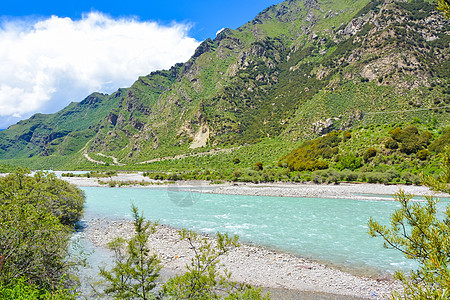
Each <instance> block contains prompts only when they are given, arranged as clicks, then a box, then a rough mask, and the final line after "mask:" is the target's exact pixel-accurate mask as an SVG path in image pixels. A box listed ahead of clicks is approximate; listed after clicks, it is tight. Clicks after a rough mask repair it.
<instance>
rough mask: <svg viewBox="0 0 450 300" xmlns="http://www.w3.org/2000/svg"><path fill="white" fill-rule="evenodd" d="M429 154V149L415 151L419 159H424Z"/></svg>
mask: <svg viewBox="0 0 450 300" xmlns="http://www.w3.org/2000/svg"><path fill="white" fill-rule="evenodd" d="M429 156H430V151H428V150H427V149H422V150H420V151H419V152H417V154H416V157H417V158H418V159H420V160H426V159H427V158H428V157H429Z"/></svg>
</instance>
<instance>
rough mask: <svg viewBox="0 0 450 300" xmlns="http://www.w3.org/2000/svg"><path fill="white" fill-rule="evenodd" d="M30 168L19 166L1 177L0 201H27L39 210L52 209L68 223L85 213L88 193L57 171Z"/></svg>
mask: <svg viewBox="0 0 450 300" xmlns="http://www.w3.org/2000/svg"><path fill="white" fill-rule="evenodd" d="M28 175H29V171H28V170H26V169H21V168H19V169H17V170H16V172H14V173H12V174H8V175H7V176H5V177H3V178H1V179H0V202H1V203H2V204H4V205H12V204H13V203H20V202H22V201H24V202H25V203H26V204H29V205H31V206H35V207H36V208H37V209H38V210H47V209H50V211H51V212H52V213H53V214H54V215H55V216H56V217H57V218H58V219H59V220H60V222H61V223H62V224H64V225H74V224H75V222H76V221H78V220H79V219H80V217H81V215H82V214H83V203H84V194H83V192H82V191H81V190H80V189H78V188H76V187H74V186H73V185H70V184H69V183H67V182H66V181H63V180H59V179H58V178H56V175H55V174H53V173H44V172H36V173H35V174H34V176H28Z"/></svg>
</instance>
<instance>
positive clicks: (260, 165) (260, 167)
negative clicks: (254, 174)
mask: <svg viewBox="0 0 450 300" xmlns="http://www.w3.org/2000/svg"><path fill="white" fill-rule="evenodd" d="M263 169H264V167H263V163H262V162H260V161H258V162H256V163H255V164H254V165H253V170H255V171H262V170H263Z"/></svg>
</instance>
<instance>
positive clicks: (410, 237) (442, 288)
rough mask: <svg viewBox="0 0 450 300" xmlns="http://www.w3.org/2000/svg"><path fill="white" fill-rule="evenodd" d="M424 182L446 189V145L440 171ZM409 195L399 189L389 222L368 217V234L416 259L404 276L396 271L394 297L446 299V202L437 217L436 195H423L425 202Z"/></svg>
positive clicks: (449, 232) (449, 285) (449, 188)
mask: <svg viewBox="0 0 450 300" xmlns="http://www.w3.org/2000/svg"><path fill="white" fill-rule="evenodd" d="M425 184H426V185H428V186H430V187H431V188H432V189H435V190H437V191H442V192H447V193H449V192H450V147H447V148H446V150H445V152H444V153H443V154H442V157H441V172H440V173H439V174H438V176H437V178H435V177H428V178H426V179H425ZM412 198H413V195H411V194H406V193H405V192H403V191H401V190H400V191H399V192H398V193H397V194H396V195H395V196H394V199H395V200H396V201H398V202H399V204H400V208H399V209H397V210H396V211H395V212H394V213H393V214H392V216H391V226H389V227H388V226H385V225H381V224H379V223H378V222H376V221H374V220H373V219H372V218H371V219H370V220H369V223H368V226H369V234H370V235H371V236H373V237H376V236H381V237H382V238H383V239H384V241H385V243H384V246H385V247H386V248H392V249H396V250H398V251H400V252H402V253H403V254H404V255H405V257H407V258H409V259H414V260H416V261H417V262H418V263H419V268H418V270H413V271H411V272H410V274H409V276H406V275H405V274H404V273H403V272H401V271H397V272H396V273H395V276H394V277H395V278H396V279H398V280H400V281H401V282H402V283H403V287H404V291H403V293H402V294H400V293H399V292H394V293H393V298H394V299H414V300H422V299H449V296H450V268H449V266H450V243H449V241H450V204H449V205H447V208H446V210H445V212H444V216H443V217H441V216H440V213H439V210H438V208H437V206H436V205H437V203H438V202H439V199H436V198H434V197H433V196H427V197H426V203H425V204H422V203H411V199H412Z"/></svg>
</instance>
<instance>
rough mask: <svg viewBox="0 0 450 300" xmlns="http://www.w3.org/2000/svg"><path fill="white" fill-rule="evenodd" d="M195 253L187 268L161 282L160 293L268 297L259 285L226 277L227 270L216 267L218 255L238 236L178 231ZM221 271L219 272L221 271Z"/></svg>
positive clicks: (193, 296)
mask: <svg viewBox="0 0 450 300" xmlns="http://www.w3.org/2000/svg"><path fill="white" fill-rule="evenodd" d="M180 235H181V238H182V240H186V241H187V242H188V243H189V245H190V247H191V249H193V251H194V253H195V255H194V257H193V258H192V260H191V263H190V264H189V265H187V266H186V268H187V272H186V273H184V274H183V275H177V276H175V277H172V278H170V279H169V280H168V281H167V282H166V283H165V284H164V285H163V294H164V296H166V297H168V298H169V299H205V300H206V299H249V300H250V299H269V296H268V295H265V296H264V295H262V294H261V293H262V292H261V289H255V288H253V287H251V286H250V285H246V284H238V283H236V282H232V281H230V276H231V273H230V272H228V271H227V270H226V269H223V270H222V271H220V270H219V267H220V256H222V255H225V254H226V253H228V252H229V251H230V250H232V249H233V248H235V247H238V246H239V244H238V237H237V236H234V237H232V238H231V237H229V236H228V235H227V234H220V233H217V240H216V241H214V242H213V241H210V240H208V239H207V238H206V237H200V236H198V235H197V234H196V233H194V232H192V231H187V230H185V229H183V230H181V231H180ZM222 273H223V274H222Z"/></svg>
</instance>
